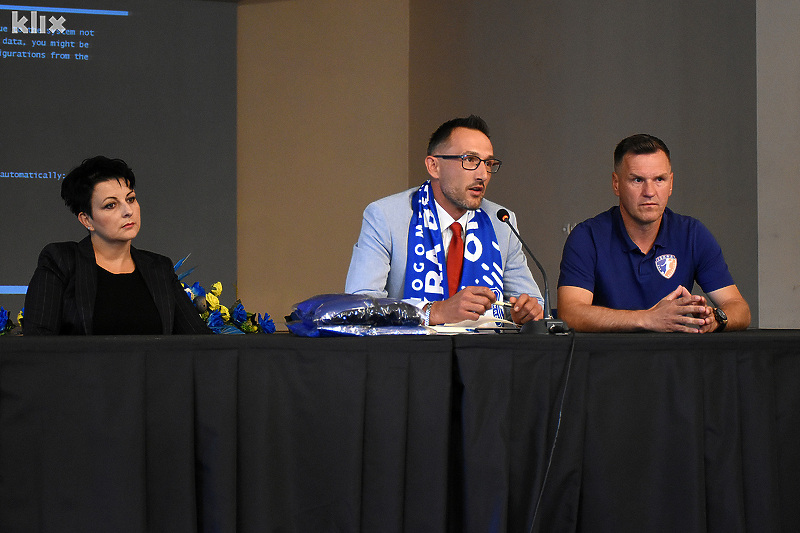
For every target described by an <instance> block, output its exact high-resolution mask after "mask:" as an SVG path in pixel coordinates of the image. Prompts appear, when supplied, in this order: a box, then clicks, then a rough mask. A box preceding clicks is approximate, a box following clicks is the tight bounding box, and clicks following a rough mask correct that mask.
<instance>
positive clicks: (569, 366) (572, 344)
mask: <svg viewBox="0 0 800 533" xmlns="http://www.w3.org/2000/svg"><path fill="white" fill-rule="evenodd" d="M569 335H570V336H571V337H572V340H571V342H570V345H569V354H568V356H567V362H566V365H565V368H566V370H565V372H566V375H565V376H564V387H563V388H562V391H561V401H560V403H559V406H558V420H557V422H556V431H555V434H554V435H553V444H552V445H551V446H550V453H549V455H548V458H547V466H546V468H545V471H544V477H543V478H542V486H541V487H540V489H539V497H538V498H537V499H536V507H534V509H533V519H532V520H531V527H530V528H529V529H528V533H533V527H534V526H535V525H536V517H537V516H538V515H539V505H540V504H541V503H542V496H543V495H544V489H545V486H546V485H547V479H548V476H549V475H550V465H551V464H552V463H553V455H554V453H555V451H556V443H557V442H558V433H559V431H560V430H561V416H562V414H563V412H564V399H565V398H566V397H567V385H568V384H569V377H570V373H571V371H572V355H573V354H574V353H575V331H574V330H570V332H569Z"/></svg>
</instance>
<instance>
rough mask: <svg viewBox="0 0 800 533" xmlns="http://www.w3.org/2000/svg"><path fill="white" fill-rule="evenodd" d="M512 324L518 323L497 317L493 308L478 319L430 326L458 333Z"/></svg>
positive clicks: (446, 331) (440, 330) (446, 332)
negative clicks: (493, 312)
mask: <svg viewBox="0 0 800 533" xmlns="http://www.w3.org/2000/svg"><path fill="white" fill-rule="evenodd" d="M505 324H508V325H511V326H514V327H516V326H517V325H516V324H515V323H514V322H512V321H510V320H505V319H502V318H497V317H496V316H494V315H493V314H492V310H491V309H489V310H488V311H486V313H484V314H483V315H481V317H480V318H478V319H477V320H462V321H461V322H454V323H452V324H442V325H440V326H430V328H431V329H433V330H434V331H436V333H445V334H453V335H455V334H457V333H474V332H475V331H476V330H491V329H494V328H496V327H498V325H505Z"/></svg>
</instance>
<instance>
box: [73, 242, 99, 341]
mask: <svg viewBox="0 0 800 533" xmlns="http://www.w3.org/2000/svg"><path fill="white" fill-rule="evenodd" d="M96 298H97V262H96V260H95V257H94V248H93V247H92V239H91V237H88V236H87V237H86V238H84V239H83V240H82V241H81V242H79V243H78V257H77V261H75V303H76V307H77V308H78V313H79V314H80V320H81V323H82V324H83V329H84V331H85V332H86V334H87V335H91V334H92V318H93V317H94V302H95V299H96Z"/></svg>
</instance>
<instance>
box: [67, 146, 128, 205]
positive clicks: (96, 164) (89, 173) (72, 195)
mask: <svg viewBox="0 0 800 533" xmlns="http://www.w3.org/2000/svg"><path fill="white" fill-rule="evenodd" d="M113 179H116V180H120V179H122V180H125V185H127V186H128V187H129V188H130V189H131V190H133V189H134V188H135V186H136V177H135V176H134V175H133V170H131V168H130V167H129V166H128V165H127V163H125V161H123V160H122V159H109V158H108V157H105V156H102V155H98V156H95V157H92V158H89V159H84V160H83V163H81V164H80V165H78V166H77V167H75V168H74V169H72V170H71V171H70V172H69V174H67V177H66V178H64V181H62V182H61V198H63V199H64V203H65V204H67V207H69V210H70V211H72V214H74V215H75V216H78V215H80V214H81V213H86V214H87V215H90V216H91V214H92V193H93V192H94V187H95V185H97V184H98V183H101V182H103V181H108V180H113Z"/></svg>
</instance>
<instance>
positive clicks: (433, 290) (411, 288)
mask: <svg viewBox="0 0 800 533" xmlns="http://www.w3.org/2000/svg"><path fill="white" fill-rule="evenodd" d="M411 207H412V209H413V213H412V214H411V223H410V224H409V227H408V255H407V257H406V281H405V286H404V289H403V298H406V299H410V298H418V299H420V300H424V301H427V302H434V301H437V300H444V299H447V298H449V297H450V296H452V295H451V294H448V293H449V289H448V282H447V265H446V264H445V257H444V245H443V243H442V230H441V228H440V227H439V217H438V215H437V214H436V205H435V204H434V202H433V195H432V194H431V182H430V180H429V181H426V182H425V183H423V184H422V185H421V186H420V188H419V189H418V190H417V192H415V193H414V196H413V197H412V199H411ZM487 243H491V246H487V245H486V244H487ZM472 285H479V286H481V285H482V286H485V287H489V288H490V289H491V290H492V292H494V293H495V296H496V297H497V300H498V301H500V300H502V299H503V257H502V255H501V254H500V245H499V244H497V235H496V234H495V232H494V227H493V226H492V221H491V219H489V216H488V215H487V214H486V213H485V212H484V211H483V210H482V209H476V210H475V215H474V216H473V217H472V219H471V220H470V221H469V222H467V227H466V231H465V233H464V267H463V269H462V270H461V280H460V283H459V287H458V290H461V289H463V288H464V287H467V286H472ZM492 309H493V311H494V314H495V316H496V317H497V318H502V317H503V311H502V308H500V307H497V306H493V307H492Z"/></svg>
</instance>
